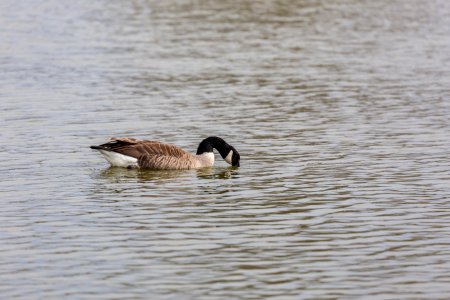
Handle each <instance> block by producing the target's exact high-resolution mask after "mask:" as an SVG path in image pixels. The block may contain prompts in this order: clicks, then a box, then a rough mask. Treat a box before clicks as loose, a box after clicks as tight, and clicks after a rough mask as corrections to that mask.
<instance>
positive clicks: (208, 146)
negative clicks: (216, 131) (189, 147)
mask: <svg viewBox="0 0 450 300" xmlns="http://www.w3.org/2000/svg"><path fill="white" fill-rule="evenodd" d="M213 148H214V149H216V150H217V151H219V153H220V156H222V158H225V157H227V155H228V153H229V152H230V150H233V147H231V146H230V145H228V143H227V142H225V141H224V140H223V139H221V138H220V137H217V136H210V137H208V138H206V139H204V140H203V141H201V143H200V145H198V148H197V155H199V154H203V153H207V152H213Z"/></svg>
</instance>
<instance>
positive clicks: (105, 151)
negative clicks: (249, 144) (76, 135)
mask: <svg viewBox="0 0 450 300" xmlns="http://www.w3.org/2000/svg"><path fill="white" fill-rule="evenodd" d="M213 148H214V149H216V150H217V151H219V153H220V155H221V156H222V158H223V159H224V160H225V161H226V162H227V163H229V164H230V165H232V166H235V167H239V160H240V156H239V153H238V152H237V151H236V149H234V147H233V146H231V145H229V144H228V143H227V142H225V141H224V140H223V139H221V138H219V137H216V136H210V137H208V138H206V139H204V140H203V141H202V142H201V143H200V144H199V145H198V148H197V153H196V154H195V155H194V154H191V153H189V152H186V151H184V150H183V149H181V148H179V147H177V146H173V145H169V144H164V143H161V142H157V141H148V140H139V139H135V138H112V139H110V142H107V143H105V144H102V145H99V146H91V149H95V150H98V151H99V152H100V153H101V154H102V155H103V156H104V157H105V159H106V160H107V161H108V162H109V163H110V164H111V166H113V167H124V168H142V169H160V170H181V169H198V168H204V167H211V166H212V165H213V164H214V153H213Z"/></svg>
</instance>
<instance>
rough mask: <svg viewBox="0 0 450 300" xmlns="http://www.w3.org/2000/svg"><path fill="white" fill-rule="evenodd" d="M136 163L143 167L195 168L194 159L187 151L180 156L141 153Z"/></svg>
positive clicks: (161, 168) (159, 168)
mask: <svg viewBox="0 0 450 300" xmlns="http://www.w3.org/2000/svg"><path fill="white" fill-rule="evenodd" d="M138 165H139V167H140V168H143V169H158V170H182V169H192V168H195V160H194V158H193V156H192V155H191V154H189V153H186V154H184V155H183V156H181V157H176V156H170V155H161V154H143V155H141V156H140V157H139V158H138Z"/></svg>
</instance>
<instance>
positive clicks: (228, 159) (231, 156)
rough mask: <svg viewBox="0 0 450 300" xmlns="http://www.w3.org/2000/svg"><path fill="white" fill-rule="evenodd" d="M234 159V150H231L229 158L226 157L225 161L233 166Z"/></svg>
mask: <svg viewBox="0 0 450 300" xmlns="http://www.w3.org/2000/svg"><path fill="white" fill-rule="evenodd" d="M232 158H233V150H230V152H229V153H228V155H227V157H225V161H226V162H227V163H229V164H230V165H231V160H232Z"/></svg>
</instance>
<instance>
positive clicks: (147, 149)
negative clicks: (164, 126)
mask: <svg viewBox="0 0 450 300" xmlns="http://www.w3.org/2000/svg"><path fill="white" fill-rule="evenodd" d="M100 147H103V148H104V149H106V150H110V151H114V152H118V153H120V154H123V155H127V156H131V157H135V158H138V159H139V157H141V156H143V155H146V156H169V157H177V158H181V157H184V156H186V155H188V156H190V153H188V152H186V151H184V150H183V149H181V148H179V147H177V146H174V145H169V144H164V143H160V142H157V141H147V140H138V139H134V138H112V139H111V141H110V142H108V143H106V144H103V145H100Z"/></svg>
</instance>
